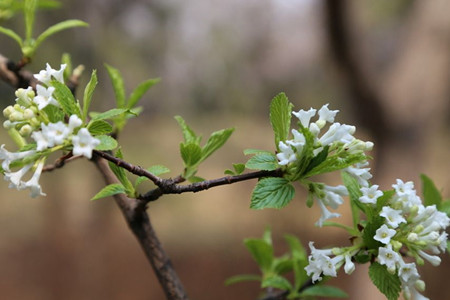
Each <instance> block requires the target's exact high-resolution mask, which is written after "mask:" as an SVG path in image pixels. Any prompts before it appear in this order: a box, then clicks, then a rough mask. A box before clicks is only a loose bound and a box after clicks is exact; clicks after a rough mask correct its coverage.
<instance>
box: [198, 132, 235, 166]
mask: <svg viewBox="0 0 450 300" xmlns="http://www.w3.org/2000/svg"><path fill="white" fill-rule="evenodd" d="M233 131H234V128H228V129H222V130H219V131H215V132H213V133H212V134H211V136H210V137H209V139H208V141H207V142H206V144H205V146H204V147H203V149H202V159H201V160H202V161H203V160H205V159H206V158H208V157H209V156H210V155H211V154H213V153H214V152H215V151H216V150H218V149H219V148H220V147H222V146H223V145H224V144H225V142H226V141H227V140H228V138H229V137H230V136H231V134H232V133H233Z"/></svg>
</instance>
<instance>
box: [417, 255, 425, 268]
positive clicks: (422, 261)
mask: <svg viewBox="0 0 450 300" xmlns="http://www.w3.org/2000/svg"><path fill="white" fill-rule="evenodd" d="M416 262H417V264H418V265H419V266H423V264H424V263H425V261H424V260H423V258H421V257H419V256H417V257H416Z"/></svg>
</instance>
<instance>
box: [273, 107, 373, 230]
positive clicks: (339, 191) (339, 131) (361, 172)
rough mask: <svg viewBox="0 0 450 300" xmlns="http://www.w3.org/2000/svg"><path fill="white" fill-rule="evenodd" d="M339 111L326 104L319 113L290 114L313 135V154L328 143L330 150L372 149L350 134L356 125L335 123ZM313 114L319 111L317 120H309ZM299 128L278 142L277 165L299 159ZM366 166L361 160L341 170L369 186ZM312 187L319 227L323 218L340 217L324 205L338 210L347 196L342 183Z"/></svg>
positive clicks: (354, 151) (302, 140)
mask: <svg viewBox="0 0 450 300" xmlns="http://www.w3.org/2000/svg"><path fill="white" fill-rule="evenodd" d="M338 112H339V111H338V110H330V109H329V108H328V104H326V105H324V106H322V107H321V108H320V109H319V111H318V112H317V110H316V109H313V108H310V109H309V110H307V111H305V110H299V111H298V112H293V113H292V114H293V115H294V116H296V117H297V118H298V120H299V121H300V123H299V125H300V127H301V129H303V130H304V129H306V130H308V131H309V132H310V133H311V134H312V136H313V137H314V141H313V149H314V150H313V154H314V155H317V154H319V153H320V152H321V151H322V150H323V149H324V147H326V146H329V152H330V153H331V152H334V153H345V155H352V154H360V153H364V152H365V151H369V150H372V148H373V143H372V142H364V141H361V140H359V139H356V138H355V137H354V136H353V134H354V133H355V130H356V128H355V126H351V125H346V124H340V123H337V122H336V123H335V122H334V119H335V117H336V115H337V113H338ZM316 113H317V114H318V120H316V121H315V122H311V119H312V118H313V117H315V116H316ZM327 123H330V124H331V125H330V126H329V128H328V130H327V131H326V132H325V133H323V134H321V130H322V129H323V128H324V127H325V126H326V124H327ZM300 131H301V130H300ZM300 131H299V130H297V129H292V131H291V132H292V135H293V139H290V140H287V141H280V142H279V144H278V148H279V150H280V151H279V153H277V159H278V164H279V165H281V166H288V165H291V164H294V163H295V162H297V161H299V159H301V154H302V150H303V148H304V147H305V145H306V143H307V140H306V138H305V136H304V134H303V133H302V132H300ZM367 165H368V162H367V161H364V162H361V163H357V164H355V165H354V166H350V167H347V168H345V169H343V170H344V171H347V172H348V173H349V174H350V175H352V176H354V177H355V178H356V179H357V180H358V182H359V183H360V184H361V185H362V186H368V185H369V184H368V180H369V179H370V178H372V175H371V174H370V172H369V171H370V168H365V167H366V166H367ZM310 190H311V188H310ZM314 190H315V192H314V195H315V199H316V202H317V204H318V206H319V207H320V210H321V217H320V219H319V220H318V221H317V223H316V225H318V226H322V225H323V222H325V221H326V220H328V219H331V218H335V217H339V216H340V214H338V213H332V212H330V211H329V210H328V209H327V206H328V207H331V208H333V209H337V208H338V207H339V205H341V204H342V203H343V202H344V199H343V198H342V197H343V196H347V195H348V191H347V189H346V188H345V186H343V185H339V186H336V187H333V186H328V185H325V184H321V183H319V184H315V186H314Z"/></svg>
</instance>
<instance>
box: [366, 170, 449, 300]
mask: <svg viewBox="0 0 450 300" xmlns="http://www.w3.org/2000/svg"><path fill="white" fill-rule="evenodd" d="M392 187H393V188H394V190H395V194H394V196H393V197H392V199H391V200H390V202H389V203H387V205H386V206H384V207H383V208H382V211H381V213H380V216H382V217H383V218H384V219H385V222H384V224H383V225H382V226H381V227H380V228H379V229H378V230H377V231H376V235H375V236H374V239H375V240H377V241H379V242H381V243H382V244H384V245H385V246H384V247H380V248H379V249H378V257H377V259H378V262H379V263H380V264H382V265H385V266H386V267H387V269H388V271H389V272H391V273H393V274H394V273H396V274H397V275H398V276H399V277H400V280H401V282H402V285H403V290H404V292H405V296H406V298H407V299H410V298H412V299H427V298H425V297H423V296H422V295H420V294H419V293H418V290H419V291H423V290H424V288H425V285H424V283H423V281H422V280H420V279H419V278H420V276H419V273H418V272H417V268H416V264H415V263H405V261H404V260H403V258H402V255H401V254H400V250H401V249H405V250H407V252H406V253H407V254H408V256H411V257H413V258H415V260H416V262H417V263H418V264H419V265H421V264H423V263H424V259H425V260H427V261H428V262H430V263H431V264H432V265H433V266H438V265H439V264H440V263H441V259H440V257H439V256H437V254H440V253H441V252H445V249H446V247H447V237H448V234H447V233H446V232H445V230H446V228H447V227H448V226H449V225H450V218H449V217H448V216H447V215H446V214H445V213H443V212H440V211H438V210H437V208H436V206H435V205H430V206H424V205H423V204H422V201H421V199H420V197H419V196H417V194H416V191H415V189H414V184H413V183H412V182H411V181H409V182H403V181H402V180H400V179H397V183H396V184H393V185H392ZM377 188H378V187H377V186H372V187H371V188H369V189H372V190H371V191H369V189H365V190H363V189H362V192H363V196H362V197H361V198H360V201H361V202H364V203H373V204H375V203H376V199H377V198H378V197H380V196H381V194H380V191H377ZM368 198H372V199H373V200H372V201H369V202H368V201H367V199H368ZM425 251H429V252H431V254H429V253H427V252H425ZM419 295H420V296H419Z"/></svg>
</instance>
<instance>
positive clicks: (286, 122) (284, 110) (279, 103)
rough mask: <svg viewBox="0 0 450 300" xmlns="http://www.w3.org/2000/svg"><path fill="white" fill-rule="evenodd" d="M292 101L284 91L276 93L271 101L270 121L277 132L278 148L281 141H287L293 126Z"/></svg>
mask: <svg viewBox="0 0 450 300" xmlns="http://www.w3.org/2000/svg"><path fill="white" fill-rule="evenodd" d="M292 107H293V105H292V103H290V102H289V100H288V98H287V97H286V95H285V94H284V93H280V94H278V95H276V96H275V97H274V98H273V99H272V102H271V103H270V123H271V124H272V128H273V132H274V133H275V145H276V147H277V150H279V149H278V144H279V142H280V141H285V140H287V139H288V136H289V129H290V127H291V112H292Z"/></svg>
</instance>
